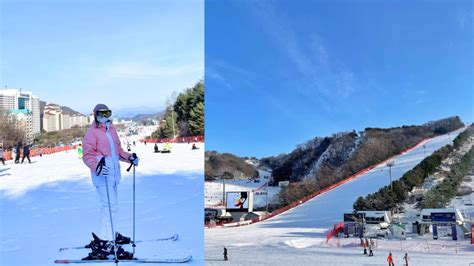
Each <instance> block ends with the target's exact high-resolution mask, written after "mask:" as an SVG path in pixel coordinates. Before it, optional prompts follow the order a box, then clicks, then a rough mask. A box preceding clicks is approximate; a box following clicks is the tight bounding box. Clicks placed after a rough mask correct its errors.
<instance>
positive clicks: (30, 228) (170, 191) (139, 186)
mask: <svg viewBox="0 0 474 266" xmlns="http://www.w3.org/2000/svg"><path fill="white" fill-rule="evenodd" d="M198 146H200V148H201V149H200V150H194V151H192V150H191V145H188V144H173V149H172V153H171V154H155V153H153V145H151V144H148V145H146V146H145V145H144V144H141V143H138V142H137V146H136V147H132V151H133V152H136V153H137V154H138V156H139V157H140V165H139V166H138V167H137V168H136V193H137V194H136V201H137V202H136V222H137V224H136V238H137V239H152V238H155V237H160V236H166V235H169V234H171V233H175V232H176V233H178V234H179V235H180V238H179V239H178V240H177V241H176V242H172V243H166V244H165V243H161V244H160V243H146V244H141V245H138V246H137V249H136V256H137V257H154V256H158V257H171V256H173V255H175V254H179V253H182V252H191V253H192V255H193V259H192V261H191V262H190V264H192V265H203V238H204V234H203V229H202V221H203V219H204V217H203V212H202V210H203V204H202V199H203V180H204V176H203V172H204V169H203V168H204V163H203V162H204V152H203V150H204V147H203V144H198ZM32 161H33V163H32V164H23V165H15V164H13V163H12V162H11V161H9V162H7V165H6V166H1V165H0V265H5V266H17V265H19V266H23V265H40V266H42V265H54V263H53V261H54V260H55V259H80V258H82V257H85V256H86V255H87V250H81V251H79V250H78V251H63V252H61V253H59V252H58V249H59V248H60V247H65V246H78V245H84V244H87V243H88V242H89V241H90V240H91V235H90V233H91V232H92V231H97V230H98V217H99V201H98V196H97V195H96V191H95V189H94V187H93V186H92V183H91V181H90V174H89V170H88V168H87V167H86V166H85V165H84V164H83V162H82V160H79V159H78V158H77V154H76V152H74V151H69V152H67V153H66V152H62V153H57V154H54V155H48V156H43V157H42V158H39V157H34V158H32ZM127 167H128V165H126V164H122V182H121V184H120V186H119V189H118V194H119V213H118V218H117V221H116V227H117V228H118V231H119V232H121V233H122V234H124V235H127V236H131V235H132V174H131V172H130V173H127V172H126V171H125V169H126V168H127ZM86 265H88V264H86Z"/></svg>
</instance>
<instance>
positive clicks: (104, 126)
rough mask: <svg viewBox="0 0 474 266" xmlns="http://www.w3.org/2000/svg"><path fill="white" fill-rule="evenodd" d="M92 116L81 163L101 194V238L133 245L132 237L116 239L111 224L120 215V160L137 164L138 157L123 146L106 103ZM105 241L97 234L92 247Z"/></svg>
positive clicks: (92, 254)
mask: <svg viewBox="0 0 474 266" xmlns="http://www.w3.org/2000/svg"><path fill="white" fill-rule="evenodd" d="M93 113H94V121H93V122H92V124H91V125H90V127H89V130H88V131H87V133H86V135H85V136H84V139H83V142H82V143H83V148H82V149H83V157H82V160H83V161H84V163H85V164H86V165H87V166H88V167H89V168H90V170H91V176H92V183H93V184H94V186H95V188H96V190H97V193H98V194H99V199H100V203H101V212H100V222H99V225H100V227H99V235H100V238H102V239H107V240H114V239H115V240H116V243H118V244H120V243H123V244H125V243H127V242H128V243H130V238H128V237H123V236H122V235H120V234H119V233H118V232H117V231H116V230H114V231H115V232H117V233H116V234H115V237H114V236H113V233H112V230H113V229H112V225H113V224H112V225H111V222H112V223H113V221H114V220H115V216H116V214H117V186H118V184H119V183H120V179H121V175H120V163H119V161H123V162H131V163H133V164H134V165H138V157H137V156H136V154H135V153H133V154H130V153H127V152H125V151H124V150H123V149H122V147H121V146H120V139H119V137H118V134H117V131H116V130H115V128H114V126H113V125H112V124H111V122H110V120H109V118H110V116H111V115H112V111H111V110H110V109H109V108H108V107H107V106H106V105H105V104H97V105H96V106H95V108H94V111H93ZM109 208H110V209H109ZM109 211H110V214H109ZM102 239H99V238H97V237H96V236H95V235H94V241H93V242H91V244H90V245H91V246H94V243H95V244H101V243H102V242H101V240H102ZM96 242H97V243H96ZM100 249H101V248H100ZM93 251H94V249H93ZM101 251H102V250H101ZM97 255H100V254H94V252H93V253H91V254H89V257H91V258H89V259H97V258H96V256H97Z"/></svg>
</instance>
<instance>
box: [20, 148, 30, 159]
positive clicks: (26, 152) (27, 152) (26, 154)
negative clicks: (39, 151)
mask: <svg viewBox="0 0 474 266" xmlns="http://www.w3.org/2000/svg"><path fill="white" fill-rule="evenodd" d="M25 158H27V159H28V163H31V160H30V146H29V145H25V146H23V158H22V159H21V163H23V162H24V161H25Z"/></svg>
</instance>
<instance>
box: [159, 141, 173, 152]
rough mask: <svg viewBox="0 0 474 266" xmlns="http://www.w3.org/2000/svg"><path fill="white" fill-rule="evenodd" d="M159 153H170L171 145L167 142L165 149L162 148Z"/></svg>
mask: <svg viewBox="0 0 474 266" xmlns="http://www.w3.org/2000/svg"><path fill="white" fill-rule="evenodd" d="M161 153H171V144H170V143H169V142H166V144H165V147H164V148H163V150H162V151H161Z"/></svg>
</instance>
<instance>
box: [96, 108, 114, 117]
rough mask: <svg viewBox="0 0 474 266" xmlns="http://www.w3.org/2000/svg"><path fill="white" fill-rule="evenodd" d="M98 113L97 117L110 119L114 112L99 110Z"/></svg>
mask: <svg viewBox="0 0 474 266" xmlns="http://www.w3.org/2000/svg"><path fill="white" fill-rule="evenodd" d="M96 113H97V116H100V117H107V118H109V117H110V116H111V115H112V111H110V110H98V111H97V112H96Z"/></svg>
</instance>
